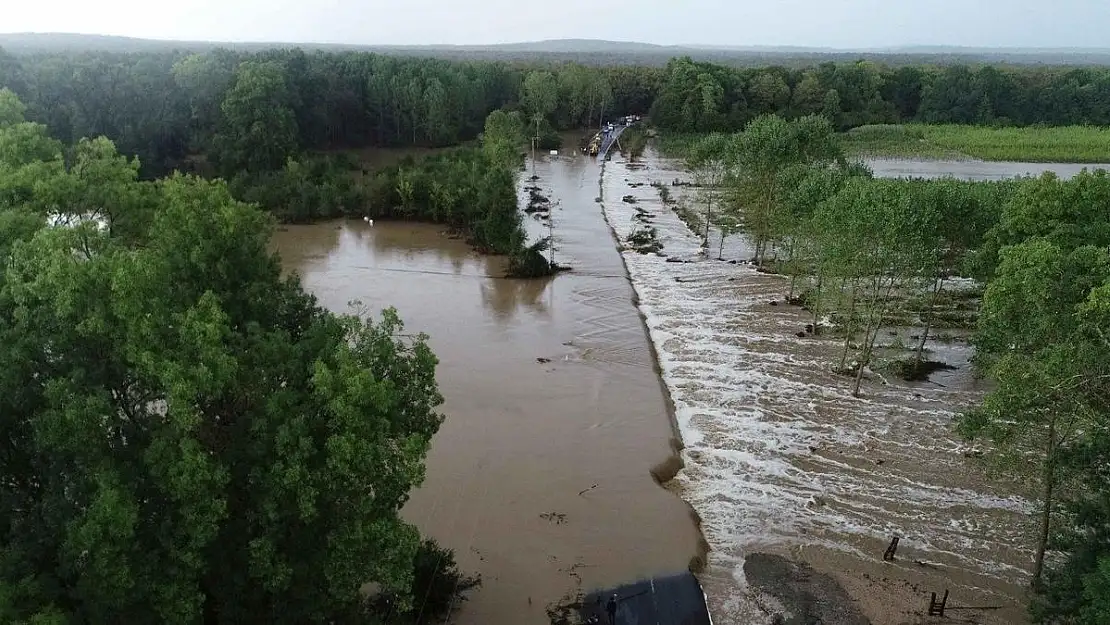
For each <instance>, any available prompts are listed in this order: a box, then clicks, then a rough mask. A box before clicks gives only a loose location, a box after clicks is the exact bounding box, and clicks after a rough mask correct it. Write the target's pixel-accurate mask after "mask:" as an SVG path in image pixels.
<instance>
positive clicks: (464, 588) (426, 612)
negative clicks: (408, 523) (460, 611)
mask: <svg viewBox="0 0 1110 625" xmlns="http://www.w3.org/2000/svg"><path fill="white" fill-rule="evenodd" d="M481 585H482V578H481V576H480V575H475V576H469V575H464V574H463V573H462V572H460V571H459V567H458V564H457V563H456V562H455V552H454V550H452V549H447V548H445V547H441V546H440V545H439V543H437V542H436V541H434V540H432V539H430V538H429V539H425V540H424V542H422V543H420V547H419V548H418V549H417V550H416V556H415V557H413V581H412V588H411V589H410V596H411V597H412V600H413V604H412V605H413V607H412V609H410V610H403V611H400V612H397V611H396V610H395V608H394V606H395V605H396V601H397V598H396V597H395V596H393V595H390V594H381V595H378V596H376V597H373V598H371V600H370V610H369V611H370V616H371V617H375V616H376V617H382V618H388V619H390V622H392V619H393V618H394V617H398V618H400V619H403V620H404V622H408V623H413V624H414V625H424V624H425V623H433V622H441V621H442V620H443V618H444V617H446V616H447V615H448V613H450V612H451V611H452V610H455V609H456V608H458V606H459V604H460V603H461V602H463V601H466V593H467V592H468V591H470V590H473V589H475V588H478V587H479V586H481Z"/></svg>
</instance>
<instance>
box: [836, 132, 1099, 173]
mask: <svg viewBox="0 0 1110 625" xmlns="http://www.w3.org/2000/svg"><path fill="white" fill-rule="evenodd" d="M844 140H845V147H846V149H847V150H848V151H849V152H850V153H852V154H855V155H867V156H895V157H928V158H966V157H974V158H979V159H983V160H988V161H1025V162H1037V163H1039V162H1045V163H1053V162H1056V163H1105V162H1108V161H1110V130H1107V129H1105V128H1100V127H1097V126H1063V127H1055V128H1050V127H1040V126H1034V127H1027V128H1016V127H1006V128H1001V127H995V126H960V125H954V124H946V125H917V124H913V125H906V126H893V125H887V126H862V127H859V128H854V129H852V130H850V131H849V132H847V133H845V134H844Z"/></svg>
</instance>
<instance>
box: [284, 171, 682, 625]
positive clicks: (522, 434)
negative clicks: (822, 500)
mask: <svg viewBox="0 0 1110 625" xmlns="http://www.w3.org/2000/svg"><path fill="white" fill-rule="evenodd" d="M537 174H538V175H539V176H540V178H541V179H540V181H539V185H540V186H541V187H542V188H544V193H545V194H548V193H549V192H550V194H551V197H552V200H553V201H558V202H559V204H558V206H557V207H556V208H555V209H554V210H553V211H552V219H553V222H554V235H555V239H556V247H557V251H556V259H557V260H558V261H559V262H560V263H563V264H570V265H572V266H573V267H574V271H573V272H570V273H564V274H561V275H560V276H558V277H557V278H554V279H551V280H536V281H517V280H506V279H501V278H500V277H499V276H501V275H502V274H503V272H504V266H503V260H502V259H499V258H494V257H483V256H480V255H478V254H476V253H474V252H473V251H471V250H470V248H469V247H468V246H467V245H466V244H465V243H464V242H462V241H458V240H451V239H448V238H447V237H445V236H443V235H442V233H441V232H440V230H439V228H437V227H435V226H429V225H421V224H402V223H381V222H379V223H377V224H375V226H374V227H370V226H369V225H368V224H365V223H363V222H360V221H344V222H332V223H325V224H316V225H309V226H290V227H287V228H284V229H283V230H282V231H280V232H278V233H276V235H275V237H274V245H275V248H276V250H277V251H278V252H279V254H280V255H281V257H282V259H283V262H284V265H285V267H286V269H287V270H290V271H296V272H298V273H299V274H300V275H301V279H302V282H303V284H304V286H305V288H306V289H307V290H308V291H310V292H312V293H314V294H315V295H316V296H317V297H318V298H319V299H320V301H321V303H322V304H323V305H325V306H327V307H328V308H330V309H332V310H334V311H337V312H349V311H351V310H352V309H351V308H350V307H349V305H348V302H350V301H351V300H360V301H361V302H362V304H363V305H364V306H365V307H366V309H368V310H370V311H372V312H376V311H377V310H379V309H381V308H383V307H386V306H394V307H396V308H397V309H398V311H399V312H400V315H401V318H402V319H403V320H404V321H405V324H406V330H408V331H416V332H426V333H428V334H429V335H430V336H431V341H430V343H431V346H432V348H433V349H434V351H435V353H436V355H437V356H438V357H439V359H440V365H439V368H438V370H437V379H438V380H439V384H440V387H441V390H442V392H443V395H444V397H445V398H446V402H445V404H444V406H443V408H442V410H443V412H444V414H445V415H446V417H447V418H446V420H445V422H444V423H443V426H442V427H441V429H440V431H439V433H438V434H437V436H436V438H435V439H434V441H433V443H432V449H431V452H430V454H429V457H428V460H427V480H426V482H425V484H424V486H423V487H422V488H420V489H419V490H417V491H415V492H414V493H413V496H412V499H411V501H410V502H409V504H408V505H407V506H406V508H405V510H404V516H405V517H406V518H407V519H408V520H410V521H412V522H413V523H415V524H416V525H417V526H419V527H420V529H421V530H422V531H423V532H425V533H426V534H428V535H430V536H432V537H434V538H436V539H437V540H439V541H440V542H441V543H442V544H443V545H444V546H447V547H451V548H453V549H455V551H456V556H457V559H458V561H459V564H460V568H461V569H463V570H464V571H467V572H479V573H481V574H482V577H483V586H482V588H481V589H480V590H478V591H477V592H476V593H474V594H473V595H472V598H471V599H470V601H469V602H468V603H467V604H466V605H465V606H464V608H463V610H462V611H461V612H460V613H459V614H458V615H457V617H456V618H455V619H454V621H455V622H457V623H460V624H463V625H467V624H475V625H478V624H482V625H530V624H537V625H539V624H547V623H549V622H550V621H549V618H548V616H547V614H546V613H545V608H546V607H547V606H548V605H549V604H552V603H554V602H557V601H559V600H560V598H562V597H563V596H565V595H567V594H568V593H570V594H573V593H574V592H575V591H576V590H577V588H578V586H579V584H580V585H581V587H582V588H583V589H584V590H589V589H591V588H594V587H597V586H601V585H610V584H615V583H618V582H623V581H627V580H629V579H633V578H637V577H641V576H645V575H650V574H657V573H663V572H676V571H681V570H683V569H685V568H686V567H687V565H688V564H689V561H690V559H691V557H693V556H695V555H696V554H697V553H698V548H699V534H698V532H697V529H696V527H695V524H694V521H693V520H692V517H691V514H690V511H689V508H688V506H687V505H686V504H685V503H683V502H682V501H681V500H680V499H679V498H678V497H677V496H675V495H674V494H672V493H671V492H668V491H667V490H665V489H663V488H661V487H660V486H658V485H657V484H656V483H655V482H654V481H653V480H652V478H651V475H650V471H651V470H652V469H653V468H654V467H655V466H656V465H657V464H659V463H662V462H665V461H666V460H668V459H669V458H670V457H671V456H672V450H671V439H672V438H673V436H674V433H673V427H672V422H671V419H670V417H669V416H668V409H669V407H668V403H667V401H666V400H665V395H664V392H663V389H662V386H661V384H660V381H659V377H658V375H657V374H656V373H655V370H654V368H653V359H652V352H651V350H650V348H649V343H648V339H647V336H646V334H645V331H644V327H643V324H642V322H641V319H640V317H639V313H638V311H637V309H636V307H635V306H634V304H633V301H632V297H633V293H632V288H631V286H630V284H629V282H628V280H627V277H626V274H625V272H624V267H623V265H622V262H621V258H620V255H619V254H618V252H617V251H616V249H615V246H614V242H613V240H612V238H611V235H610V232H609V228H608V227H607V226H606V223H605V221H604V218H603V215H602V212H601V208H600V206H599V205H598V204H597V203H596V202H595V201H594V200H595V197H596V196H597V195H598V176H599V168H598V166H597V165H596V164H595V163H594V162H593V161H592V160H591V159H588V158H585V157H577V156H563V157H552V158H551V159H550V160H546V159H545V160H544V161H543V162H541V163H540V164H539V166H538V167H537ZM521 184H522V185H523V184H524V183H523V182H522V183H521ZM526 219H531V218H526ZM531 229H533V230H535V231H537V232H545V231H546V227H542V228H540V227H536V225H533V227H532V228H531ZM540 358H542V359H549V360H550V362H539V361H537V359H540ZM583 491H585V492H584V493H583ZM580 493H583V494H580Z"/></svg>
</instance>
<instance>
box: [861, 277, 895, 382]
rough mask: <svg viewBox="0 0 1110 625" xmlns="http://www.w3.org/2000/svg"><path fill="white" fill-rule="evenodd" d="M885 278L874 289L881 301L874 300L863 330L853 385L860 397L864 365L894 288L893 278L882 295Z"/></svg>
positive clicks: (869, 357)
mask: <svg viewBox="0 0 1110 625" xmlns="http://www.w3.org/2000/svg"><path fill="white" fill-rule="evenodd" d="M882 284H883V280H882V278H881V277H880V278H879V282H878V288H876V289H874V290H873V292H872V296H874V297H881V298H882V299H881V300H879V302H872V304H871V306H872V309H871V314H869V315H868V316H867V326H866V327H865V328H864V332H863V341H864V343H863V353H862V355H861V356H860V361H859V368H858V369H856V381H855V384H854V385H853V387H852V396H853V397H859V387H860V384H861V383H862V382H863V367H864V366H865V365H866V364H867V363H868V361H870V360H871V353H872V352H874V351H875V339H877V338H878V337H879V329H880V328H882V327H883V316H884V315H885V313H886V302H887V301H889V299H890V293H891V291H893V290H894V279H893V278H891V280H890V284H889V285H888V286H887V288H886V292H885V293H882V294H881V295H880V293H879V292H880V291H881V290H882V288H883V287H882Z"/></svg>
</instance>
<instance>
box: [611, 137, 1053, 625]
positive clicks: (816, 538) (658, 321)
mask: <svg viewBox="0 0 1110 625" xmlns="http://www.w3.org/2000/svg"><path fill="white" fill-rule="evenodd" d="M644 163H645V164H646V165H647V167H646V168H641V166H639V165H638V166H637V168H635V169H630V168H629V167H628V166H627V164H626V163H624V162H622V161H619V160H617V158H614V160H613V161H612V162H610V163H609V164H608V165H607V166H606V170H605V173H604V174H603V178H602V185H603V190H604V195H603V197H604V205H603V206H604V211H605V214H606V217H607V219H608V221H609V223H610V225H611V227H613V228H614V230H615V231H616V233H617V235H618V236H619V237H620V238H621V239H622V240H623V239H624V238H625V237H626V236H627V235H628V234H629V233H630V232H631V231H632V230H633V228H634V224H635V223H636V221H635V218H636V216H637V209H636V207H639V208H640V209H642V210H647V211H648V213H650V215H651V216H650V217H649V220H650V222H651V225H653V226H655V228H656V229H657V230H658V233H659V234H658V238H659V240H660V241H661V242H662V243H663V245H664V249H663V252H662V254H663V255H666V256H670V257H673V258H682V259H697V261H696V262H691V263H675V262H667V259H666V258H664V257H663V256H659V255H655V254H647V255H644V254H640V253H637V252H635V251H632V250H625V251H624V252H623V255H624V258H625V261H626V263H627V265H628V271H629V273H630V275H631V278H632V282H633V284H634V286H635V289H636V291H637V293H638V295H639V299H640V307H641V309H642V311H643V313H644V314H645V317H646V319H647V324H648V328H649V331H650V334H651V338H652V341H653V342H654V343H655V346H656V348H657V350H658V353H659V358H660V365H661V368H662V371H663V377H664V380H665V382H666V384H667V386H668V388H669V389H670V392H671V396H672V398H673V400H674V403H675V409H676V415H677V420H678V425H679V428H680V431H681V434H682V437H683V441H684V443H685V445H686V449H685V451H684V452H683V455H684V460H685V463H686V468H685V469H684V470H683V471H682V472H681V473H680V474H679V476H678V478H677V480H678V483H679V486H680V492H681V494H682V496H683V497H684V498H686V499H687V501H689V502H690V504H691V505H693V507H694V508H695V509H696V510H697V512H698V513H699V514H700V515H701V517H702V519H703V523H704V525H703V530H704V532H705V535H706V539H707V540H708V542H709V544H710V547H711V549H712V552H711V554H710V571H709V573H710V574H709V575H707V578H708V579H709V580H710V581H708V582H707V584H706V586H707V591H708V593H709V597H710V605H711V608H712V609H713V611H714V616H715V617H718V619H717V620H718V621H722V620H723V621H724V622H736V623H743V622H755V621H753V620H750V619H755V618H758V617H759V614H760V612H761V610H760V607H759V606H760V604H761V602H762V601H763V600H762V599H761V598H759V597H758V596H756V593H753V592H751V591H750V590H749V589H748V587H747V584H746V582H745V580H744V576H743V572H742V566H743V562H744V556H745V554H747V553H751V552H754V551H762V550H767V551H776V552H786V551H792V552H795V553H797V552H798V551H799V550H801V551H803V552H804V550H805V549H807V548H818V549H821V550H831V551H833V552H837V553H841V554H846V555H847V556H849V557H855V558H858V559H860V560H861V561H863V560H867V561H874V560H879V559H880V557H881V554H882V551H883V549H884V548H885V546H886V543H887V542H889V540H890V538H891V536H893V535H899V536H901V538H902V542H901V545H900V548H899V556H900V558H906V559H919V560H921V561H924V562H928V563H931V564H935V565H936V566H937V567H938V570H941V571H945V572H946V573H945V577H946V580H962V582H954V583H963V584H964V589H965V590H967V591H968V592H978V593H980V594H979V595H978V596H991V597H1000V598H1006V591H1005V590H1003V591H999V590H998V588H1008V587H1010V586H1016V585H1017V584H1020V583H1022V582H1024V581H1025V576H1026V573H1025V571H1026V569H1027V566H1028V562H1029V561H1030V558H1031V555H1030V552H1029V551H1028V548H1027V547H1028V546H1027V544H1026V543H1027V540H1026V538H1025V537H1026V536H1028V535H1029V534H1028V533H1027V524H1028V523H1029V514H1030V512H1031V508H1030V505H1029V503H1028V502H1027V501H1026V500H1024V499H1022V498H1021V497H1019V496H1017V495H1016V494H1002V495H999V494H995V493H999V492H1001V493H1006V492H1007V491H1006V489H1003V488H1001V487H999V486H997V485H995V484H992V483H991V482H990V481H989V480H988V479H986V478H985V477H983V476H982V475H981V471H980V470H979V469H978V468H977V467H976V466H974V465H973V464H972V463H971V462H970V461H969V460H968V459H967V458H965V457H964V453H963V452H964V450H965V449H966V446H965V445H964V444H963V442H962V441H960V440H959V439H958V438H956V437H955V435H954V433H953V428H952V420H953V418H954V417H955V416H956V415H957V414H958V412H959V411H960V410H961V409H963V408H965V407H966V406H968V405H970V404H971V403H972V402H974V401H976V399H977V393H976V392H975V391H967V390H950V389H949V388H942V387H940V386H938V385H935V384H922V385H909V384H893V383H892V384H890V385H884V384H882V383H881V382H879V381H878V380H869V381H867V382H865V384H864V388H863V393H864V396H863V397H861V398H854V397H852V396H851V392H850V390H851V381H850V380H849V379H848V378H845V377H841V376H837V375H834V374H832V373H831V372H830V365H831V364H832V363H834V362H836V360H837V359H838V356H839V353H840V352H839V349H840V347H841V343H840V342H839V341H837V340H835V339H814V338H805V339H799V338H797V337H796V336H795V333H796V332H798V331H799V330H801V329H802V327H803V326H804V325H805V324H806V323H809V322H810V319H809V316H808V313H805V312H803V311H802V310H801V309H798V308H794V307H789V306H785V305H779V306H771V305H770V304H769V302H770V301H771V300H782V299H783V298H784V296H785V294H786V290H787V280H786V279H784V278H782V277H780V276H772V275H767V274H761V273H758V272H756V271H755V270H754V269H753V268H751V267H749V266H746V265H743V264H729V263H727V262H720V261H717V260H708V259H705V257H704V256H701V255H700V250H701V241H700V239H699V238H698V237H697V236H694V235H693V234H692V233H690V231H689V230H688V229H687V227H686V226H685V224H683V223H682V222H681V221H680V220H679V219H678V217H677V215H675V213H674V212H673V211H672V210H670V209H669V208H666V207H664V206H663V205H662V202H661V201H660V199H659V196H658V192H657V190H656V189H654V188H652V187H650V186H648V185H647V184H646V183H650V182H652V181H653V180H655V181H664V182H665V183H669V181H670V180H672V179H674V178H675V177H678V175H679V174H678V173H677V172H676V171H675V170H674V169H673V168H671V166H669V165H668V164H667V163H666V162H665V161H662V160H661V159H657V158H654V157H652V156H650V155H649V157H648V158H647V159H645V161H644ZM630 183H645V184H644V186H640V187H635V188H633V187H631V186H630ZM677 191H679V189H678V188H675V187H672V188H671V192H672V194H674V193H676V192H677ZM626 195H632V196H634V197H635V198H636V199H637V203H636V204H635V205H633V204H628V203H625V202H623V201H621V198H622V197H623V196H626ZM732 241H733V242H732V243H731V244H730V245H729V246H727V247H726V258H728V257H729V254H730V253H731V254H732V257H733V258H736V257H737V255H738V254H743V250H744V248H745V247H746V244H745V242H744V241H743V240H742V239H741V238H740V237H735V238H734V239H733V240H732ZM710 249H711V250H712V255H714V256H715V255H716V251H717V245H716V243H713V244H712V245H711V248H710ZM965 596H966V593H965Z"/></svg>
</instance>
